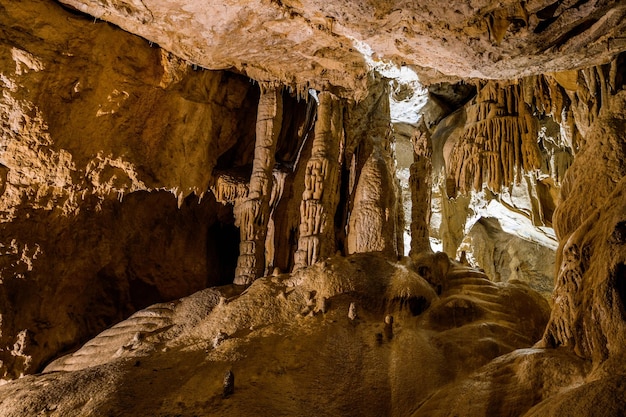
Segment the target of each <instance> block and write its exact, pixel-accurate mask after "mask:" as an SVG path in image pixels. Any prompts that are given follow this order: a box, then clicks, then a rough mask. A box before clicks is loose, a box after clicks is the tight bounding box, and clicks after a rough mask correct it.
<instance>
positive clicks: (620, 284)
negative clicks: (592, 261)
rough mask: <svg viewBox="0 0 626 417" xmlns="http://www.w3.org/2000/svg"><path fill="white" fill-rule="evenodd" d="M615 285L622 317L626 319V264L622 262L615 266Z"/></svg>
mask: <svg viewBox="0 0 626 417" xmlns="http://www.w3.org/2000/svg"><path fill="white" fill-rule="evenodd" d="M613 285H614V287H615V292H616V293H617V297H618V301H619V303H620V311H621V313H622V318H623V319H624V320H626V264H624V263H620V264H617V265H616V266H615V271H613Z"/></svg>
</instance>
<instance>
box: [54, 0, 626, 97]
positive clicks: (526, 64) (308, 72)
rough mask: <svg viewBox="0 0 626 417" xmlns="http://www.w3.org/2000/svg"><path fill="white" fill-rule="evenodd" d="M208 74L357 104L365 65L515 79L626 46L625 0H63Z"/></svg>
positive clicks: (604, 58) (432, 75) (597, 58)
mask: <svg viewBox="0 0 626 417" xmlns="http://www.w3.org/2000/svg"><path fill="white" fill-rule="evenodd" d="M61 2H62V3H64V4H65V5H67V6H69V7H71V8H74V9H77V10H79V11H81V12H84V13H87V14H89V15H91V16H94V17H95V18H97V19H102V20H106V21H109V22H111V23H113V24H116V25H118V26H120V27H121V28H123V29H125V30H127V31H129V32H132V33H134V34H137V35H140V36H142V37H144V38H146V39H147V40H149V41H150V42H155V43H158V44H159V45H160V46H161V47H163V48H165V49H166V50H168V51H170V52H172V53H174V54H176V55H178V56H180V57H182V58H184V59H187V60H188V61H190V62H192V63H194V64H197V65H199V66H201V67H203V68H208V69H230V70H236V71H239V72H242V73H244V74H246V75H248V76H249V77H251V78H253V79H255V80H258V81H280V82H282V83H284V84H286V85H291V86H293V87H297V88H299V89H301V90H304V89H305V88H307V87H308V86H311V87H314V88H316V89H318V90H322V89H332V90H334V91H335V92H336V93H337V92H338V93H340V94H342V95H345V96H352V97H354V98H357V99H358V98H359V97H362V96H363V95H364V94H365V93H364V91H365V90H366V89H367V86H368V83H369V81H368V78H369V77H368V74H369V73H370V71H369V70H370V69H371V64H372V59H374V60H384V61H387V62H394V63H396V64H398V65H409V66H412V67H414V68H415V69H416V70H417V72H418V73H419V74H420V76H421V77H422V78H423V79H424V80H426V82H428V81H437V80H441V79H444V78H446V77H448V79H449V77H452V78H465V79H467V78H488V79H513V78H519V77H524V76H528V75H535V74H540V73H548V72H558V71H563V70H569V69H577V68H583V67H589V66H593V65H598V64H603V63H606V62H608V61H609V60H610V58H611V57H612V56H615V54H617V53H618V52H620V51H623V50H625V49H626V37H625V36H624V33H626V3H624V2H623V1H622V0H579V1H574V0H557V1H553V0H531V1H527V2H524V1H521V2H520V1H518V0H504V1H499V2H495V1H493V0H453V1H449V2H447V3H446V5H445V6H442V4H441V2H439V1H435V0H425V1H420V2H414V1H406V0H405V1H375V0H367V1H362V0H351V1H343V2H327V1H321V0H301V1H299V0H283V1H281V0H262V1H254V2H249V1H240V0H222V1H196V0H61Z"/></svg>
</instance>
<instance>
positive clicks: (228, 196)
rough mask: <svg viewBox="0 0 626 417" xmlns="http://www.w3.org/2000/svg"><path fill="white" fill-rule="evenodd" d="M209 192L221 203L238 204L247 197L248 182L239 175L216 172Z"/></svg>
mask: <svg viewBox="0 0 626 417" xmlns="http://www.w3.org/2000/svg"><path fill="white" fill-rule="evenodd" d="M211 192H212V193H213V195H215V200H217V202H218V203H222V204H238V203H239V202H241V201H243V200H245V199H246V197H248V184H247V182H246V180H245V179H244V178H242V177H240V176H236V175H232V174H230V173H218V174H216V175H215V182H214V184H213V185H212V186H211Z"/></svg>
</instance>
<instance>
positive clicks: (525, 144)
mask: <svg viewBox="0 0 626 417" xmlns="http://www.w3.org/2000/svg"><path fill="white" fill-rule="evenodd" d="M529 94H530V93H529V92H528V91H527V90H526V89H525V88H524V87H523V86H522V85H521V84H520V83H513V84H508V85H504V86H502V85H500V83H498V82H495V81H489V82H487V83H486V84H484V85H483V86H482V87H481V88H480V89H479V91H478V95H477V97H476V99H475V102H474V103H473V104H472V105H470V106H469V107H468V108H467V120H468V123H467V124H466V126H465V131H464V133H463V136H462V138H461V139H460V141H459V143H458V144H457V145H456V146H455V148H454V149H453V151H452V154H451V157H450V166H449V167H448V176H449V177H450V178H452V179H453V182H454V184H455V185H456V188H457V190H459V191H461V192H463V193H465V192H467V191H469V190H470V189H481V188H482V185H483V183H487V186H488V187H489V188H490V189H492V190H493V191H496V192H497V191H499V190H500V188H501V187H502V186H503V185H508V184H512V183H513V182H514V181H515V179H516V177H517V178H519V175H518V174H519V173H520V171H521V170H522V169H524V170H526V171H530V170H533V169H536V168H538V167H539V166H540V161H541V160H540V152H539V148H538V147H537V143H536V139H537V124H536V122H535V120H534V118H533V116H532V114H531V112H530V109H529V107H528V105H527V104H525V102H527V101H529V100H530V98H529Z"/></svg>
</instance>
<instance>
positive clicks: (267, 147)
mask: <svg viewBox="0 0 626 417" xmlns="http://www.w3.org/2000/svg"><path fill="white" fill-rule="evenodd" d="M282 107H283V106H282V91H281V89H280V87H277V86H274V85H261V97H260V99H259V107H258V112H257V123H256V142H255V147H254V161H253V163H252V175H251V176H250V185H249V188H248V197H247V199H246V200H244V201H243V202H241V203H240V204H237V205H235V209H234V212H235V225H236V226H238V227H239V233H240V237H241V243H240V245H239V258H238V259H237V268H236V270H235V280H234V283H235V284H239V285H246V284H250V283H251V282H252V281H253V280H254V279H256V278H258V277H260V276H261V275H262V274H263V272H264V269H265V248H264V246H265V238H266V235H267V224H268V221H269V214H270V195H271V191H272V182H273V181H272V178H273V175H272V170H273V169H274V164H275V152H276V143H277V139H278V135H279V133H280V128H281V124H282V110H283V109H282Z"/></svg>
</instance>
